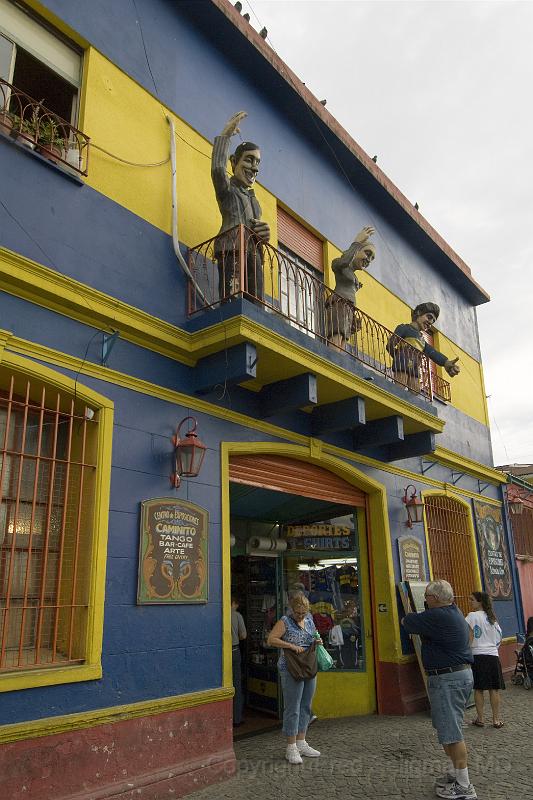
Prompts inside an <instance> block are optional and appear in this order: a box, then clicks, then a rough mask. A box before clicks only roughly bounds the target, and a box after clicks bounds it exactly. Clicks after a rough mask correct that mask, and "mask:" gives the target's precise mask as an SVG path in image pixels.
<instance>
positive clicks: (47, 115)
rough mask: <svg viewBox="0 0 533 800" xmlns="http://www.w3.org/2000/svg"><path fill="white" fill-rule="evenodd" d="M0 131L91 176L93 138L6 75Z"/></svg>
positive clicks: (1, 93)
mask: <svg viewBox="0 0 533 800" xmlns="http://www.w3.org/2000/svg"><path fill="white" fill-rule="evenodd" d="M0 132H1V133H3V134H5V135H7V136H11V137H12V138H13V139H14V140H15V141H17V142H18V143H19V144H22V145H24V146H26V147H28V148H30V149H31V150H34V151H35V152H36V153H39V154H40V155H41V156H43V157H44V158H46V159H47V160H48V161H51V162H52V163H54V164H59V165H61V166H64V167H66V168H67V169H68V170H69V171H71V172H75V173H78V174H80V175H87V169H88V162H89V141H90V140H89V137H88V136H86V135H85V134H84V133H83V132H82V131H80V130H78V129H77V128H75V127H74V125H71V124H70V122H67V120H65V119H62V117H60V116H58V115H57V114H54V112H53V111H50V110H49V109H48V108H46V107H45V106H43V105H42V103H41V102H39V101H38V100H34V99H33V98H32V97H30V96H29V95H27V94H25V93H24V92H22V91H20V89H17V88H16V86H13V85H12V84H10V83H8V82H7V81H5V80H3V79H2V78H0Z"/></svg>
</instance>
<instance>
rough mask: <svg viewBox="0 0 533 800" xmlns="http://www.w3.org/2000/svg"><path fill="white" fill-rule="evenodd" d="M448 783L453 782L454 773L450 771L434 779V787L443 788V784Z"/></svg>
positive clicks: (446, 784)
mask: <svg viewBox="0 0 533 800" xmlns="http://www.w3.org/2000/svg"><path fill="white" fill-rule="evenodd" d="M450 783H455V775H452V773H451V772H445V773H444V775H441V776H440V777H439V778H437V780H436V781H435V789H443V788H444V787H445V786H449V785H450Z"/></svg>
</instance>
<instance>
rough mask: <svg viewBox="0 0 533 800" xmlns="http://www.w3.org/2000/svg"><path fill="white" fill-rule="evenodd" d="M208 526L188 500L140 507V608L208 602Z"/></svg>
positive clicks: (205, 516) (204, 515) (203, 514)
mask: <svg viewBox="0 0 533 800" xmlns="http://www.w3.org/2000/svg"><path fill="white" fill-rule="evenodd" d="M208 522H209V514H208V512H207V511H206V510H205V509H204V508H200V506H197V505H195V504H194V503H189V502H186V501H185V500H179V501H176V500H174V499H171V498H157V499H155V500H145V501H144V502H143V503H141V534H140V545H139V580H138V588H137V603H138V604H145V603H206V602H207V586H208V574H207V564H208V561H207V533H208Z"/></svg>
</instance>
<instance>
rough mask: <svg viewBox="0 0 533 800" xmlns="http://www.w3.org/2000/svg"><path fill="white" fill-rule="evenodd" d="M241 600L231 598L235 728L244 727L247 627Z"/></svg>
mask: <svg viewBox="0 0 533 800" xmlns="http://www.w3.org/2000/svg"><path fill="white" fill-rule="evenodd" d="M238 608H239V599H238V598H237V597H235V596H232V598H231V668H232V671H233V688H234V689H235V694H234V695H233V727H234V728H237V727H238V726H239V725H242V707H243V703H244V700H243V696H242V670H241V648H240V642H242V641H244V639H246V636H247V634H246V626H245V624H244V619H243V617H242V614H241V613H240V612H239V611H238V610H237V609H238Z"/></svg>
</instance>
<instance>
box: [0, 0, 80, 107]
mask: <svg viewBox="0 0 533 800" xmlns="http://www.w3.org/2000/svg"><path fill="white" fill-rule="evenodd" d="M0 32H2V33H4V34H5V35H6V36H7V37H8V38H9V39H12V40H13V41H14V42H15V44H18V45H19V46H20V47H22V48H23V49H24V50H27V51H28V53H31V55H32V56H34V57H35V58H37V59H38V60H39V61H42V62H43V64H46V66H48V67H50V69H52V70H54V72H56V73H57V74H58V75H61V77H62V78H64V79H65V80H66V81H68V82H69V83H71V84H72V85H73V86H77V87H79V85H80V72H81V56H80V53H78V52H76V50H74V49H73V48H72V47H69V46H68V45H67V44H65V43H64V42H63V41H61V39H60V38H58V37H57V36H54V34H53V33H52V32H51V31H49V30H48V29H47V28H45V27H44V25H41V24H40V23H39V22H38V21H37V20H35V19H33V17H31V16H29V14H25V13H24V11H22V10H21V9H20V8H17V6H15V5H13V3H10V2H8V0H0ZM37 99H38V98H37Z"/></svg>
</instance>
